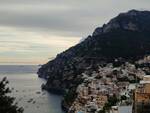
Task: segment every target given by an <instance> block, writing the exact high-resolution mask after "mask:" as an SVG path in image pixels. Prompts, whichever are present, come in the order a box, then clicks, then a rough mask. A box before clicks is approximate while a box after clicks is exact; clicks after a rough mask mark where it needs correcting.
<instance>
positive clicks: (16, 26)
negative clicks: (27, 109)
mask: <svg viewBox="0 0 150 113" xmlns="http://www.w3.org/2000/svg"><path fill="white" fill-rule="evenodd" d="M130 9H139V10H150V0H0V15H1V16H0V64H43V63H45V62H47V61H48V60H49V59H51V58H53V57H55V56H56V54H57V53H59V52H62V51H64V50H65V49H67V48H69V47H71V46H73V45H75V44H77V43H78V42H79V41H80V40H81V38H85V37H86V36H88V35H90V34H91V33H92V32H93V30H94V29H95V28H96V27H98V26H101V25H102V24H104V23H107V22H108V21H109V20H110V19H111V18H112V17H114V16H116V15H118V14H119V13H120V12H125V11H128V10H130Z"/></svg>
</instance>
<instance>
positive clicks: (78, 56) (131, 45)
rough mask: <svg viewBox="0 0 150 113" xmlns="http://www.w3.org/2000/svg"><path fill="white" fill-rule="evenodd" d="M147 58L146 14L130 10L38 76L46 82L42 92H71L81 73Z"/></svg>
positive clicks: (149, 20)
mask: <svg viewBox="0 0 150 113" xmlns="http://www.w3.org/2000/svg"><path fill="white" fill-rule="evenodd" d="M149 54H150V11H137V10H131V11H129V12H127V13H121V14H119V15H118V16H117V17H115V18H113V19H112V20H110V22H108V23H107V24H104V25H103V26H102V27H98V28H96V29H95V31H94V32H93V34H92V35H90V36H88V37H87V38H86V39H85V40H84V41H82V42H81V43H79V44H77V45H75V46H73V47H71V48H69V49H68V50H66V51H64V52H62V53H60V54H58V55H57V56H56V58H55V59H54V60H52V61H49V62H48V63H47V64H44V65H43V66H42V67H41V68H40V69H39V71H38V75H39V77H42V78H46V79H47V80H48V81H47V84H46V86H45V88H46V89H48V90H49V91H52V92H57V93H62V92H64V91H68V92H69V91H71V92H74V90H75V89H76V87H77V86H78V85H79V84H80V83H82V81H83V75H82V74H81V73H83V72H85V71H88V73H90V72H92V71H94V70H96V69H97V67H98V66H102V67H103V66H105V65H106V64H107V63H113V65H121V64H122V63H124V62H126V61H129V62H134V61H136V60H138V59H140V58H142V57H144V56H146V55H149ZM75 96H76V95H75V94H74V95H73V98H74V97H75ZM72 101H73V100H72ZM70 104H71V100H70Z"/></svg>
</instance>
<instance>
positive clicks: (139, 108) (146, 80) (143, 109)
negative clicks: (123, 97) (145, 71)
mask: <svg viewBox="0 0 150 113" xmlns="http://www.w3.org/2000/svg"><path fill="white" fill-rule="evenodd" d="M133 113H150V76H144V77H143V80H142V81H140V84H139V85H138V86H137V88H136V89H135V91H134V98H133Z"/></svg>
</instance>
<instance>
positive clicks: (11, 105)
mask: <svg viewBox="0 0 150 113" xmlns="http://www.w3.org/2000/svg"><path fill="white" fill-rule="evenodd" d="M8 83H9V82H8V80H7V78H6V77H5V78H3V79H2V81H0V113H23V108H22V107H18V106H17V103H15V102H14V101H15V98H14V97H10V96H8V94H9V93H11V90H10V88H9V87H7V84H8Z"/></svg>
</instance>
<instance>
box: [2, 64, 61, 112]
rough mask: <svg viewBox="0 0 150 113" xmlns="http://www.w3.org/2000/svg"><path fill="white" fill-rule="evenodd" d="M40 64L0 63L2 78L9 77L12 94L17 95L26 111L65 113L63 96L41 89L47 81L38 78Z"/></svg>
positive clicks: (20, 104)
mask: <svg viewBox="0 0 150 113" xmlns="http://www.w3.org/2000/svg"><path fill="white" fill-rule="evenodd" d="M37 69H38V66H16V65H11V66H10V65H0V80H1V79H2V78H3V77H7V79H8V80H9V87H11V88H14V90H13V91H12V93H11V95H12V96H14V97H16V101H17V102H18V103H19V106H22V107H23V108H24V113H63V112H62V110H61V107H60V105H61V99H62V97H61V96H58V95H53V94H49V93H47V92H46V91H43V92H42V91H41V84H42V83H44V82H45V81H44V80H43V79H40V78H38V76H37V74H36V72H37Z"/></svg>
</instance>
